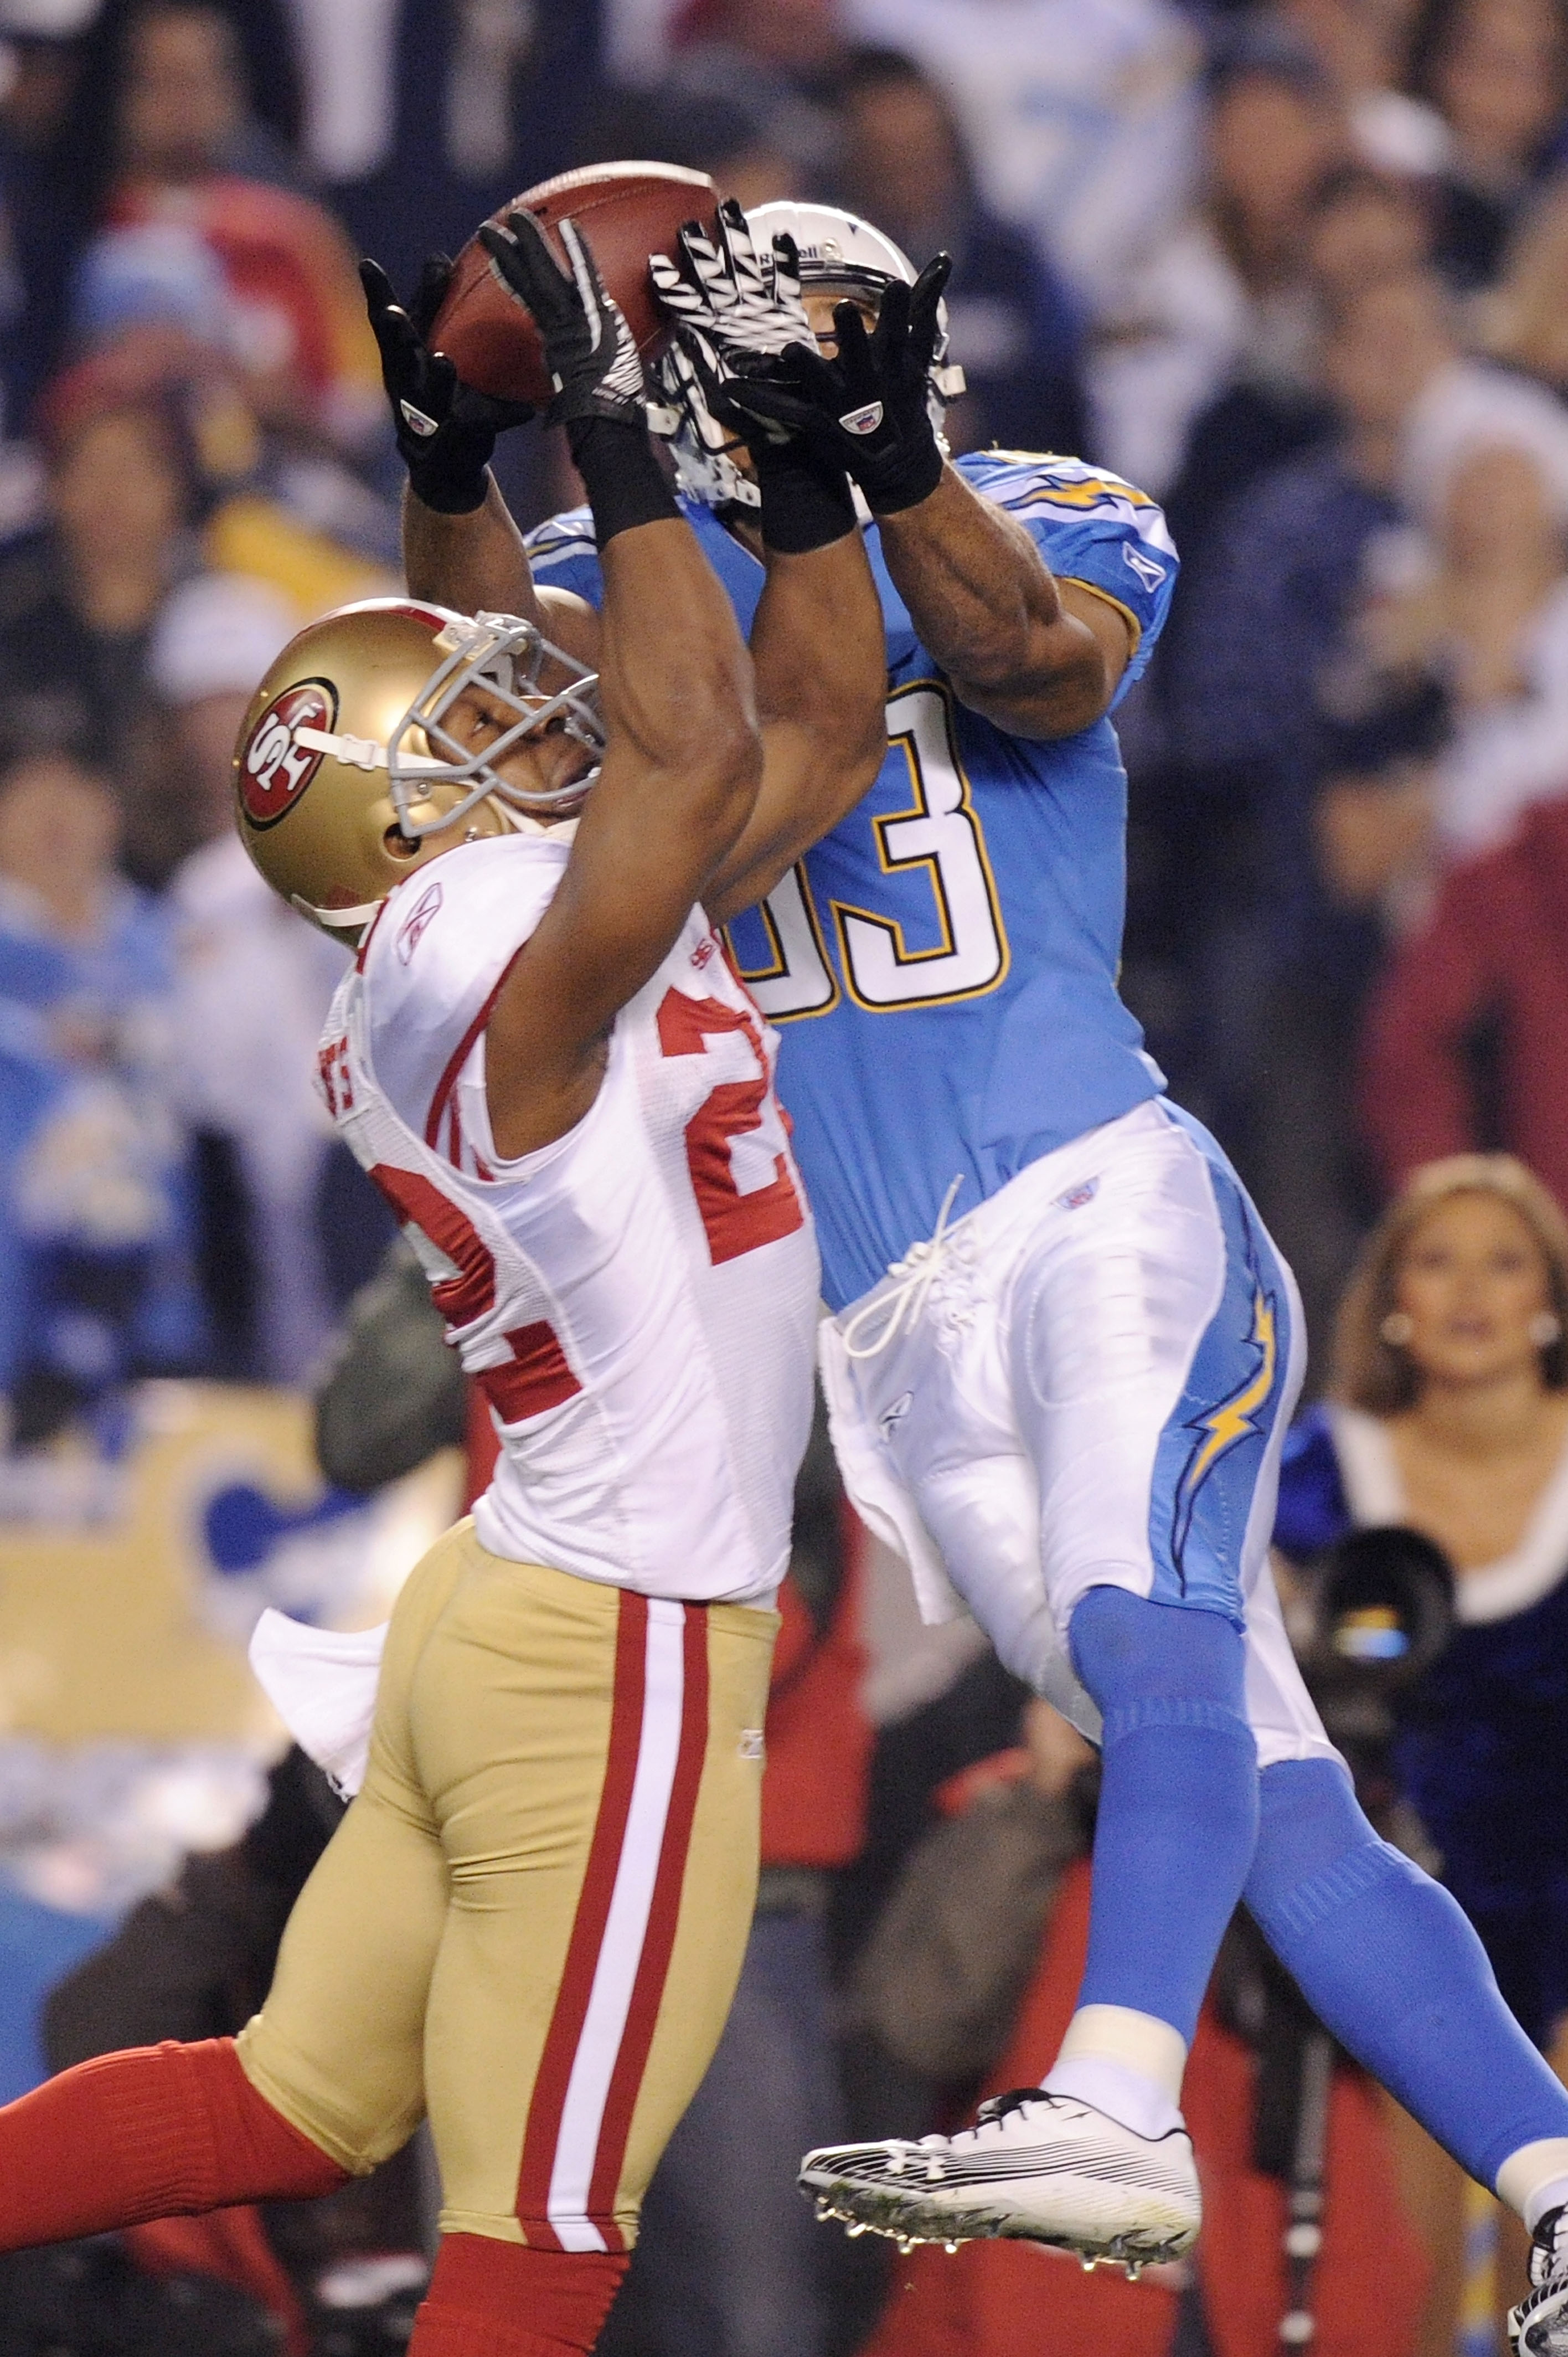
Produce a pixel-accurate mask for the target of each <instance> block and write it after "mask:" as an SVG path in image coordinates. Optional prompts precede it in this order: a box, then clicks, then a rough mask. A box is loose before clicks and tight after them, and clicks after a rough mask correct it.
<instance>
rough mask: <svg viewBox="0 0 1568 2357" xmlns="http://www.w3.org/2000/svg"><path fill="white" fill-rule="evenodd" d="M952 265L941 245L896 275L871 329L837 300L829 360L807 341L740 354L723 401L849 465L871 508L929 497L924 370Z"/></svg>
mask: <svg viewBox="0 0 1568 2357" xmlns="http://www.w3.org/2000/svg"><path fill="white" fill-rule="evenodd" d="M951 270H952V257H951V256H950V254H946V253H939V254H938V255H937V257H936V259H935V260H934V261H933V262H928V263H927V264H926V266H925V268H924V270H922V271H921V273H920V274H919V276H918V278H917V280H916V281H915V284H914V285H913V286H907V285H905V284H904V282H903V280H902V279H898V278H896V279H895V280H894V281H893V283H892V285H890V286H888V287H887V288H886V292H885V293H884V295H883V297H882V302H881V306H880V307H879V309H878V311H877V315H876V325H875V328H873V329H872V331H871V333H870V334H869V335H867V333H866V331H865V320H864V318H863V317H861V314H860V311H859V309H858V307H856V305H854V303H847V302H846V303H840V304H839V305H838V307H836V309H835V310H834V312H833V326H834V328H836V329H837V331H838V355H837V358H836V359H834V360H831V361H830V360H827V359H825V358H824V357H823V355H822V353H821V352H820V351H818V350H815V349H814V348H811V347H808V346H807V345H804V344H791V345H790V346H789V350H788V351H785V352H783V353H781V354H779V357H778V358H777V359H768V358H763V357H760V356H759V357H757V358H749V357H741V358H737V360H736V367H735V373H734V375H733V376H732V377H731V378H730V380H729V382H727V384H726V385H725V393H726V395H727V399H728V403H729V404H730V405H731V406H733V407H734V408H737V409H744V410H746V411H748V412H749V413H750V414H752V415H753V416H755V417H757V418H760V419H762V420H763V421H765V422H766V423H767V424H769V425H781V426H783V427H785V428H786V429H787V430H788V431H789V432H790V433H792V434H799V435H801V436H804V437H805V438H806V439H807V440H808V441H810V442H811V444H812V445H813V446H814V447H816V448H817V449H818V450H819V451H821V453H822V456H823V457H830V458H831V459H832V461H833V463H834V464H835V465H836V466H840V467H843V468H847V469H848V471H849V473H850V475H851V476H852V477H853V479H854V481H855V482H857V483H858V484H859V485H860V488H861V490H863V491H864V492H865V497H866V501H867V504H868V505H869V506H870V508H871V511H872V512H873V514H874V515H896V514H897V512H898V511H899V510H900V509H901V508H912V507H914V506H915V505H916V504H917V502H918V500H923V499H928V498H929V496H930V494H931V492H932V491H934V490H936V488H937V485H938V483H939V482H940V479H941V472H942V453H941V448H940V444H939V443H938V440H937V431H936V427H935V425H933V424H932V422H931V413H930V405H929V404H930V370H931V364H932V362H933V361H934V360H935V358H936V350H937V338H938V334H939V332H940V330H939V325H938V318H937V312H938V307H939V305H940V302H941V297H942V289H943V287H944V286H945V285H947V283H948V278H949V276H950V273H951Z"/></svg>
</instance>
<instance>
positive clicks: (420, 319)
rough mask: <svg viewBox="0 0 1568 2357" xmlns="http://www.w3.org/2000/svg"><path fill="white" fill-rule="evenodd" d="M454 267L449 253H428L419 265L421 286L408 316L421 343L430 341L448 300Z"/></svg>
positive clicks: (415, 293) (414, 293) (410, 306)
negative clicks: (433, 329)
mask: <svg viewBox="0 0 1568 2357" xmlns="http://www.w3.org/2000/svg"><path fill="white" fill-rule="evenodd" d="M452 267H453V265H452V257H451V255H450V254H449V253H427V254H426V255H425V257H424V261H423V262H422V263H421V264H420V265H419V284H418V285H417V286H416V287H415V288H414V290H413V302H412V303H411V304H410V305H409V307H408V316H409V318H410V319H411V320H412V322H413V332H414V334H415V335H416V336H417V337H418V338H419V339H420V340H421V342H427V341H428V340H429V337H430V330H431V328H433V327H434V326H435V315H436V313H437V312H438V311H439V310H440V308H441V306H442V304H443V303H445V301H446V290H447V288H448V287H449V286H450V285H451V284H452Z"/></svg>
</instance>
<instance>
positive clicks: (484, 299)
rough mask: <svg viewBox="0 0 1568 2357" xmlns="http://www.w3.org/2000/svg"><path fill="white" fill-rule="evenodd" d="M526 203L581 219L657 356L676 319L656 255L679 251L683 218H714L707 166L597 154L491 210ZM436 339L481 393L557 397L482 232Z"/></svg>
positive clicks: (612, 289)
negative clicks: (657, 281)
mask: <svg viewBox="0 0 1568 2357" xmlns="http://www.w3.org/2000/svg"><path fill="white" fill-rule="evenodd" d="M524 206H525V207H526V208H527V210H529V211H530V212H531V213H532V215H533V216H534V218H535V220H536V221H542V223H543V225H544V227H545V229H546V231H551V230H553V228H554V226H555V223H556V222H557V221H566V220H571V221H575V222H576V224H577V226H578V228H579V229H580V230H581V231H582V232H583V234H584V236H585V239H586V240H587V242H588V246H589V248H590V250H591V252H592V253H593V257H594V260H595V262H596V264H597V265H598V271H599V275H600V277H601V278H602V279H603V281H604V283H605V288H606V291H607V293H608V294H610V295H612V296H614V297H615V300H616V301H617V302H618V304H619V305H620V307H621V309H622V311H623V312H624V313H625V315H626V322H627V325H628V328H630V329H631V332H632V334H633V335H634V336H635V337H636V339H637V348H638V350H639V352H641V353H642V355H643V357H644V359H645V360H646V359H650V358H651V357H653V356H654V355H655V354H656V353H657V351H658V350H659V347H660V344H662V342H663V341H664V339H665V336H666V335H667V334H668V332H669V328H668V323H667V322H666V320H665V319H664V317H663V315H662V314H661V313H660V309H659V307H658V305H657V303H656V302H655V301H654V296H653V284H652V281H651V280H650V277H649V274H648V257H649V255H650V253H673V252H674V251H675V232H676V231H677V230H678V229H679V228H680V227H681V225H682V222H683V221H702V222H703V225H704V226H705V227H707V228H710V229H711V228H713V227H714V225H715V223H716V218H717V212H718V190H717V189H716V188H714V184H713V182H712V180H710V179H709V178H708V176H707V174H706V173H705V172H686V171H682V169H681V168H680V167H678V166H677V165H674V164H590V165H588V166H586V167H585V168H584V169H583V170H581V171H577V172H561V173H558V174H557V176H556V178H554V179H553V180H542V181H541V182H540V184H539V186H538V187H537V188H526V189H524V191H523V193H522V195H521V197H514V198H513V199H512V200H511V202H510V204H509V205H503V206H502V207H501V209H500V210H499V212H498V213H493V214H492V215H491V216H490V218H491V219H492V221H504V220H505V218H506V216H507V214H508V213H510V212H514V211H516V210H518V209H519V208H520V207H524ZM550 243H551V245H552V247H553V250H554V253H555V254H556V258H557V259H558V260H559V261H560V262H561V263H562V264H563V265H564V264H565V260H566V256H565V251H564V248H563V246H562V243H561V241H560V238H559V237H556V236H553V237H552V238H551V240H550ZM429 341H430V345H431V348H432V350H435V351H441V352H445V353H446V357H447V359H448V360H449V361H451V362H452V363H453V366H454V367H455V368H456V371H457V373H458V375H459V376H460V377H461V378H462V380H463V382H464V383H465V384H471V385H472V386H473V387H474V389H475V391H476V392H477V393H493V394H495V395H496V396H497V397H498V398H499V399H502V400H506V401H532V402H535V403H538V404H543V403H545V402H547V401H548V400H549V398H550V379H549V376H548V374H547V372H546V371H545V366H544V353H543V350H542V346H541V344H540V340H539V330H538V328H536V327H535V326H534V324H533V320H532V317H531V315H530V313H529V311H528V309H527V307H526V306H525V305H523V304H522V303H521V302H520V301H519V299H518V297H517V296H515V295H514V294H513V293H512V291H511V288H510V286H509V285H507V283H506V281H505V279H504V278H503V277H502V276H501V274H500V272H499V270H498V269H497V268H496V265H495V264H494V263H493V262H492V261H491V259H490V257H489V254H488V253H486V252H485V249H484V247H483V246H482V245H481V244H480V243H479V241H478V236H477V235H476V236H474V237H471V238H470V239H469V240H468V242H467V245H466V246H465V247H464V248H463V251H462V253H460V254H459V255H458V256H457V260H456V264H455V265H454V268H453V272H452V283H451V285H449V286H448V287H447V289H446V300H445V301H444V302H443V304H442V306H441V308H440V310H439V311H438V312H437V313H436V315H435V321H434V323H433V325H432V327H431V330H430V337H429Z"/></svg>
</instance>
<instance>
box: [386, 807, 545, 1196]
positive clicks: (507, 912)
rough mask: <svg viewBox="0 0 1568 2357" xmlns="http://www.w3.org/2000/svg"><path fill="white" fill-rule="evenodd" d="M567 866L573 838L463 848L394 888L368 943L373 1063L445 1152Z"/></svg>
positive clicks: (396, 1103) (514, 839) (412, 1120)
mask: <svg viewBox="0 0 1568 2357" xmlns="http://www.w3.org/2000/svg"><path fill="white" fill-rule="evenodd" d="M565 864H566V851H565V846H564V845H547V844H544V843H542V842H540V841H538V840H537V839H536V838H532V837H529V836H526V835H500V836H491V837H489V838H487V839H486V840H484V841H481V842H478V843H473V844H458V845H454V847H453V848H452V850H451V851H449V852H447V853H446V855H445V856H444V857H442V858H441V859H438V860H433V861H432V862H431V863H430V865H429V866H428V867H424V868H419V869H416V870H415V871H414V873H413V875H412V876H410V877H407V878H406V879H405V880H404V882H403V883H402V884H400V885H399V886H398V888H397V889H396V891H395V892H393V893H392V894H391V895H390V897H389V898H388V899H387V901H386V904H385V907H384V909H383V911H382V913H381V917H380V918H379V919H378V920H377V922H376V925H375V927H374V930H373V931H372V932H371V935H370V937H369V939H368V941H367V942H366V944H365V951H364V977H365V996H366V1002H367V1007H368V1015H369V1041H368V1044H369V1047H370V1052H371V1063H372V1064H373V1066H374V1068H375V1072H376V1077H377V1079H378V1081H379V1082H380V1083H381V1087H382V1088H383V1089H384V1090H385V1092H386V1094H387V1098H388V1100H389V1102H390V1103H391V1104H392V1109H393V1111H394V1112H395V1113H396V1114H398V1115H399V1117H400V1119H402V1120H403V1121H404V1122H405V1123H406V1124H407V1125H408V1126H409V1128H410V1129H412V1130H413V1132H414V1133H415V1135H421V1136H424V1139H425V1141H426V1143H427V1144H428V1145H430V1146H435V1148H436V1150H437V1151H438V1152H439V1151H441V1150H443V1147H444V1146H446V1143H447V1141H446V1139H445V1137H444V1135H442V1134H441V1116H442V1114H443V1113H444V1111H445V1110H446V1108H447V1107H448V1105H449V1103H450V1100H451V1092H452V1087H453V1084H454V1082H455V1081H456V1074H457V1071H458V1070H459V1068H460V1067H461V1065H462V1063H463V1060H464V1059H465V1057H466V1056H467V1054H468V1053H469V1052H470V1051H471V1049H472V1048H473V1046H474V1044H475V1042H476V1040H477V1039H478V1036H479V1033H480V1032H481V1030H482V1029H483V1028H484V1025H485V1023H486V1021H487V1019H488V1017H489V1011H490V1008H491V1006H493V1004H494V1002H495V996H496V992H497V990H498V989H499V985H500V983H501V981H502V979H503V977H504V976H505V974H507V972H508V970H509V969H510V965H511V962H512V960H513V958H514V957H515V956H516V954H517V952H518V951H519V950H520V949H521V946H522V944H523V942H525V941H526V940H527V939H528V937H529V935H530V934H531V933H532V931H533V929H534V927H535V925H537V923H538V922H539V920H540V918H541V917H542V915H543V913H544V910H545V909H546V908H547V907H548V906H549V903H550V899H551V896H552V894H553V892H554V889H555V887H556V885H557V883H558V882H559V881H560V877H561V873H562V870H563V869H564V866H565ZM453 1159H454V1160H456V1154H454V1155H453Z"/></svg>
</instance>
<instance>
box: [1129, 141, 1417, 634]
mask: <svg viewBox="0 0 1568 2357" xmlns="http://www.w3.org/2000/svg"><path fill="white" fill-rule="evenodd" d="M1300 232H1301V238H1302V253H1301V262H1302V265H1303V268H1304V282H1305V283H1304V285H1302V286H1301V287H1300V288H1298V290H1297V298H1296V299H1297V301H1298V303H1303V308H1302V309H1301V310H1300V311H1298V313H1297V317H1298V320H1299V321H1300V322H1301V323H1302V324H1303V325H1304V326H1306V327H1307V328H1308V338H1309V339H1308V341H1307V342H1306V343H1305V345H1304V346H1303V348H1302V350H1301V351H1300V354H1299V360H1300V366H1299V368H1298V369H1296V370H1295V371H1292V372H1286V373H1282V372H1281V371H1277V370H1276V371H1272V372H1271V371H1267V370H1264V369H1260V368H1258V367H1256V366H1254V365H1251V363H1250V362H1249V360H1248V356H1247V354H1246V353H1245V352H1243V353H1242V355H1241V358H1240V362H1239V364H1238V365H1237V366H1236V369H1235V372H1234V374H1233V376H1232V378H1231V380H1230V382H1228V383H1227V384H1225V385H1224V386H1223V388H1222V389H1221V390H1220V391H1219V393H1218V394H1217V395H1216V396H1215V398H1214V399H1213V400H1212V401H1210V402H1209V403H1208V406H1207V407H1206V408H1204V409H1202V410H1200V411H1199V413H1198V414H1197V416H1196V417H1195V418H1194V420H1193V422H1192V425H1191V427H1190V429H1189V431H1188V434H1187V445H1186V448H1185V451H1184V453H1183V457H1182V463H1181V471H1180V473H1179V474H1178V476H1177V477H1176V480H1175V482H1174V483H1172V484H1171V486H1170V489H1169V490H1168V492H1167V493H1166V495H1165V518H1166V521H1167V522H1168V523H1169V525H1170V528H1171V535H1172V537H1173V539H1174V540H1175V541H1176V546H1177V547H1178V548H1179V549H1180V551H1181V559H1182V575H1181V579H1182V585H1183V586H1182V587H1178V589H1177V592H1176V614H1175V615H1174V616H1173V622H1174V624H1175V627H1176V630H1177V631H1179V630H1180V627H1181V619H1182V608H1183V602H1184V598H1185V597H1187V596H1189V595H1191V594H1193V593H1192V584H1193V583H1194V582H1195V581H1196V580H1197V577H1198V576H1199V574H1200V572H1201V569H1202V565H1203V562H1204V557H1205V553H1206V549H1207V545H1208V536H1209V534H1210V533H1211V532H1212V530H1213V528H1214V526H1215V525H1216V524H1217V523H1218V522H1219V520H1220V518H1221V517H1222V516H1224V515H1225V514H1226V513H1227V511H1230V510H1232V509H1233V507H1234V505H1235V503H1236V502H1237V501H1238V500H1240V496H1241V494H1242V493H1243V492H1244V491H1245V490H1246V489H1247V487H1248V485H1249V484H1250V483H1251V482H1252V481H1253V480H1255V479H1256V478H1257V477H1259V476H1260V475H1262V474H1265V473H1267V472H1268V471H1269V469H1270V468H1273V467H1277V466H1283V464H1284V463H1285V461H1286V460H1287V459H1290V458H1294V457H1296V456H1297V455H1298V454H1299V453H1301V452H1302V451H1305V450H1306V449H1308V448H1310V447H1313V446H1314V445H1315V444H1318V443H1321V442H1324V441H1326V440H1327V439H1328V438H1329V437H1330V436H1331V435H1332V433H1333V430H1334V422H1335V421H1334V411H1333V408H1332V406H1331V405H1330V403H1329V401H1328V398H1327V394H1326V388H1325V386H1324V383H1323V381H1322V379H1323V365H1322V351H1321V329H1322V325H1323V322H1324V320H1325V319H1326V318H1332V317H1336V316H1337V314H1338V313H1339V312H1340V311H1341V310H1343V309H1344V308H1345V307H1346V306H1347V305H1348V304H1349V303H1351V302H1353V301H1354V299H1355V298H1356V296H1359V295H1360V294H1363V293H1364V292H1365V291H1366V290H1367V288H1369V287H1370V286H1376V285H1382V284H1383V283H1384V281H1386V280H1388V279H1391V278H1400V277H1403V276H1406V275H1408V274H1409V273H1410V272H1412V271H1413V270H1418V269H1419V268H1420V267H1421V265H1422V264H1423V262H1424V261H1425V259H1426V251H1427V243H1428V239H1429V233H1430V231H1429V223H1428V218H1427V208H1426V204H1425V201H1424V197H1423V190H1422V188H1421V186H1420V184H1419V183H1417V182H1414V181H1412V180H1411V179H1409V178H1401V177H1399V176H1396V175H1393V174H1391V173H1386V172H1380V171H1376V170H1374V169H1373V168H1372V167H1370V166H1369V165H1367V164H1360V163H1353V162H1352V163H1343V162H1342V163H1338V164H1336V165H1334V166H1333V167H1331V168H1330V169H1329V170H1328V171H1327V172H1326V173H1325V174H1324V175H1323V177H1322V178H1321V179H1320V180H1319V181H1318V182H1317V184H1316V187H1315V188H1313V190H1312V192H1311V194H1310V196H1308V197H1307V198H1306V199H1305V202H1304V204H1303V206H1302V220H1301V224H1300ZM1304 297H1305V301H1304V300H1303V298H1304Z"/></svg>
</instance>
